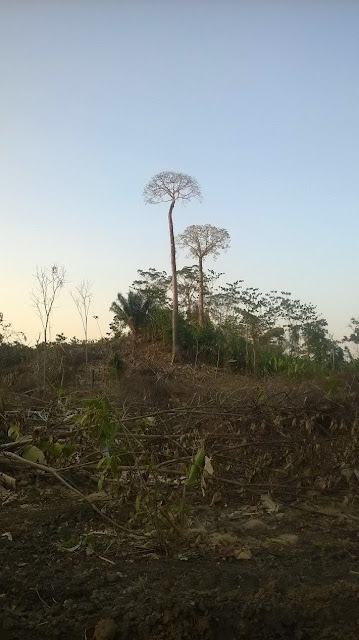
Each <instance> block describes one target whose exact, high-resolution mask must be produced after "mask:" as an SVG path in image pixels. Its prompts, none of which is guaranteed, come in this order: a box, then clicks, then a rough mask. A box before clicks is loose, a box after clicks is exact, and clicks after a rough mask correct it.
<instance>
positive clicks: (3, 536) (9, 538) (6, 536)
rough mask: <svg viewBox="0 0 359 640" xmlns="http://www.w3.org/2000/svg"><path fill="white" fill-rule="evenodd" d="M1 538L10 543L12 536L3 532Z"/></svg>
mask: <svg viewBox="0 0 359 640" xmlns="http://www.w3.org/2000/svg"><path fill="white" fill-rule="evenodd" d="M1 537H2V538H7V539H8V540H9V541H10V542H12V535H11V533H10V531H5V533H3V534H2V536H1Z"/></svg>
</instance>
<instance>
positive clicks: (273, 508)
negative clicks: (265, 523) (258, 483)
mask: <svg viewBox="0 0 359 640" xmlns="http://www.w3.org/2000/svg"><path fill="white" fill-rule="evenodd" d="M261 500H262V502H263V506H264V507H265V509H266V510H267V511H268V513H278V511H279V504H277V503H276V502H274V501H273V500H272V498H271V497H270V495H268V494H265V493H264V494H263V495H261Z"/></svg>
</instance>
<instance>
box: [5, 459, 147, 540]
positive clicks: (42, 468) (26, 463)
mask: <svg viewBox="0 0 359 640" xmlns="http://www.w3.org/2000/svg"><path fill="white" fill-rule="evenodd" d="M3 457H5V458H10V459H11V460H14V461H16V462H17V464H21V465H24V466H27V467H32V469H37V470H38V471H44V472H45V473H50V474H51V475H53V476H54V478H56V480H58V481H59V482H61V484H63V485H64V486H65V487H66V488H67V489H69V491H72V493H75V494H76V495H77V496H78V497H79V498H81V500H83V501H84V502H87V504H89V505H90V506H91V508H92V509H93V510H94V511H96V513H97V514H98V515H100V516H101V518H103V519H104V520H106V521H107V522H110V523H111V524H112V526H113V527H116V529H120V531H125V532H126V533H127V534H129V535H131V536H135V537H137V536H141V535H142V534H139V533H135V532H133V531H130V529H127V528H126V527H123V526H122V525H120V524H118V523H117V522H116V521H115V520H112V518H110V517H109V516H106V515H105V514H104V513H102V511H100V509H98V508H97V507H96V505H94V504H93V502H91V500H89V498H87V496H85V495H84V494H83V493H81V491H79V490H78V489H76V487H73V486H72V485H71V484H69V482H67V480H65V478H63V477H62V476H60V474H59V473H58V472H57V471H56V469H54V468H53V467H48V466H47V465H45V464H40V463H39V462H33V461H32V460H25V459H24V458H21V456H18V455H17V453H12V452H10V451H3V452H2V453H1V455H0V462H1V458H3Z"/></svg>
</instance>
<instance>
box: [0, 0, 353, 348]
mask: <svg viewBox="0 0 359 640" xmlns="http://www.w3.org/2000/svg"><path fill="white" fill-rule="evenodd" d="M358 32H359V3H358V2H357V1H355V0H353V1H349V0H338V1H335V0H332V1H330V2H328V1H327V0H322V1H316V0H308V1H306V0H292V1H289V0H283V1H280V0H265V1H263V2H260V1H259V0H258V1H257V0H251V1H249V0H196V1H195V2H193V0H182V1H181V2H178V0H177V1H173V0H117V1H115V0H52V1H50V0H31V2H29V1H28V0H23V1H21V0H0V215H1V231H0V233H1V235H0V238H1V242H0V268H1V279H0V311H1V312H2V313H3V314H4V318H5V320H6V321H8V322H11V323H12V324H13V326H14V328H15V329H16V330H22V331H24V332H25V333H26V334H27V336H28V339H29V340H30V342H31V343H33V342H34V341H35V340H36V339H37V338H38V336H39V334H40V331H41V325H40V322H39V319H38V317H37V316H36V312H35V309H34V308H33V306H32V302H31V291H32V289H33V288H34V286H35V279H34V273H35V271H36V266H39V267H44V266H50V265H51V264H53V263H58V264H60V265H64V267H65V268H66V272H67V280H68V284H67V286H66V289H65V290H64V291H63V292H62V294H61V297H60V298H59V300H58V303H57V306H56V309H55V311H54V314H53V319H52V335H53V336H55V335H56V333H59V332H63V333H64V334H65V335H66V336H68V337H72V336H73V335H77V336H78V337H81V320H80V317H79V316H78V314H77V311H76V308H75V306H74V303H73V301H72V299H71V296H70V293H69V292H70V291H71V290H73V288H74V287H75V286H76V285H77V284H78V283H79V282H80V281H81V280H89V281H90V282H91V283H92V290H93V295H94V297H93V304H92V308H91V312H90V316H91V319H90V327H89V332H90V336H91V337H93V338H97V337H99V330H101V331H102V332H103V333H105V332H106V331H108V324H109V322H110V321H111V317H112V315H111V313H110V312H109V307H110V304H111V302H112V301H113V300H115V298H116V295H117V292H122V293H126V292H127V291H128V288H129V285H130V284H131V282H132V281H133V280H134V279H135V278H136V275H137V274H136V272H137V269H147V268H149V267H151V266H153V267H156V268H158V269H161V270H162V269H166V270H168V271H169V270H170V257H169V240H168V229H167V210H166V205H163V204H162V205H161V204H160V205H152V206H151V205H145V203H144V201H143V197H142V192H143V188H144V186H145V184H146V183H147V182H148V181H149V180H150V178H151V177H152V176H153V175H154V174H156V173H158V172H159V171H166V170H171V171H180V172H183V173H188V174H190V175H192V176H194V177H195V178H196V179H197V180H198V182H199V184H200V185H201V189H202V193H203V202H202V203H201V204H200V203H197V202H191V203H188V204H187V205H186V206H185V207H181V206H178V207H176V208H175V210H174V223H175V231H176V233H180V232H181V231H183V230H184V229H185V227H186V226H188V225H190V224H205V223H209V224H213V225H215V226H220V227H224V228H226V229H227V230H228V232H229V233H230V236H231V248H230V249H229V250H228V251H227V252H226V253H225V254H222V255H220V256H219V257H218V259H217V261H216V262H215V263H214V262H211V260H209V261H208V262H207V266H208V267H210V268H215V269H216V270H217V271H221V272H225V274H226V281H228V282H230V281H233V280H238V279H244V281H245V284H246V285H248V286H256V287H259V288H260V289H261V290H262V291H269V290H273V289H276V290H279V291H281V290H285V291H291V292H292V295H293V296H294V297H296V298H300V299H301V300H303V302H311V303H314V304H316V305H317V307H318V310H319V312H320V313H321V314H322V315H323V316H324V317H325V318H327V320H328V322H329V329H330V332H331V333H333V334H334V336H335V337H336V338H341V337H342V336H343V335H344V334H345V333H348V329H347V326H348V324H349V321H350V318H351V317H353V316H354V317H358V316H359V300H358V292H357V287H356V284H355V283H356V281H357V278H358V266H359V254H358V222H357V221H358V215H357V211H358V202H359V180H358V167H359V126H358V125H359V74H358V72H359V38H358ZM190 262H191V261H189V260H188V259H187V257H186V254H185V252H183V251H180V252H179V253H178V263H179V267H181V266H184V265H185V264H189V263H190ZM93 315H97V316H98V317H99V325H100V329H99V327H98V325H97V323H96V321H95V320H94V319H93V318H92V316H93Z"/></svg>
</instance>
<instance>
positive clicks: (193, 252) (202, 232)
mask: <svg viewBox="0 0 359 640" xmlns="http://www.w3.org/2000/svg"><path fill="white" fill-rule="evenodd" d="M178 240H179V245H180V246H181V247H185V248H187V249H188V252H189V255H190V256H191V257H193V258H197V260H198V312H199V318H198V319H199V324H200V326H201V327H203V325H204V282H203V261H204V259H205V258H207V256H209V255H211V256H212V257H213V258H214V259H216V258H217V256H218V255H219V252H220V251H221V250H222V251H226V249H228V247H229V243H230V236H229V233H228V231H227V230H226V229H221V228H220V227H214V226H213V225H211V224H192V225H191V226H189V227H187V228H186V229H185V230H184V231H183V233H181V234H180V235H179V236H178Z"/></svg>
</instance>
